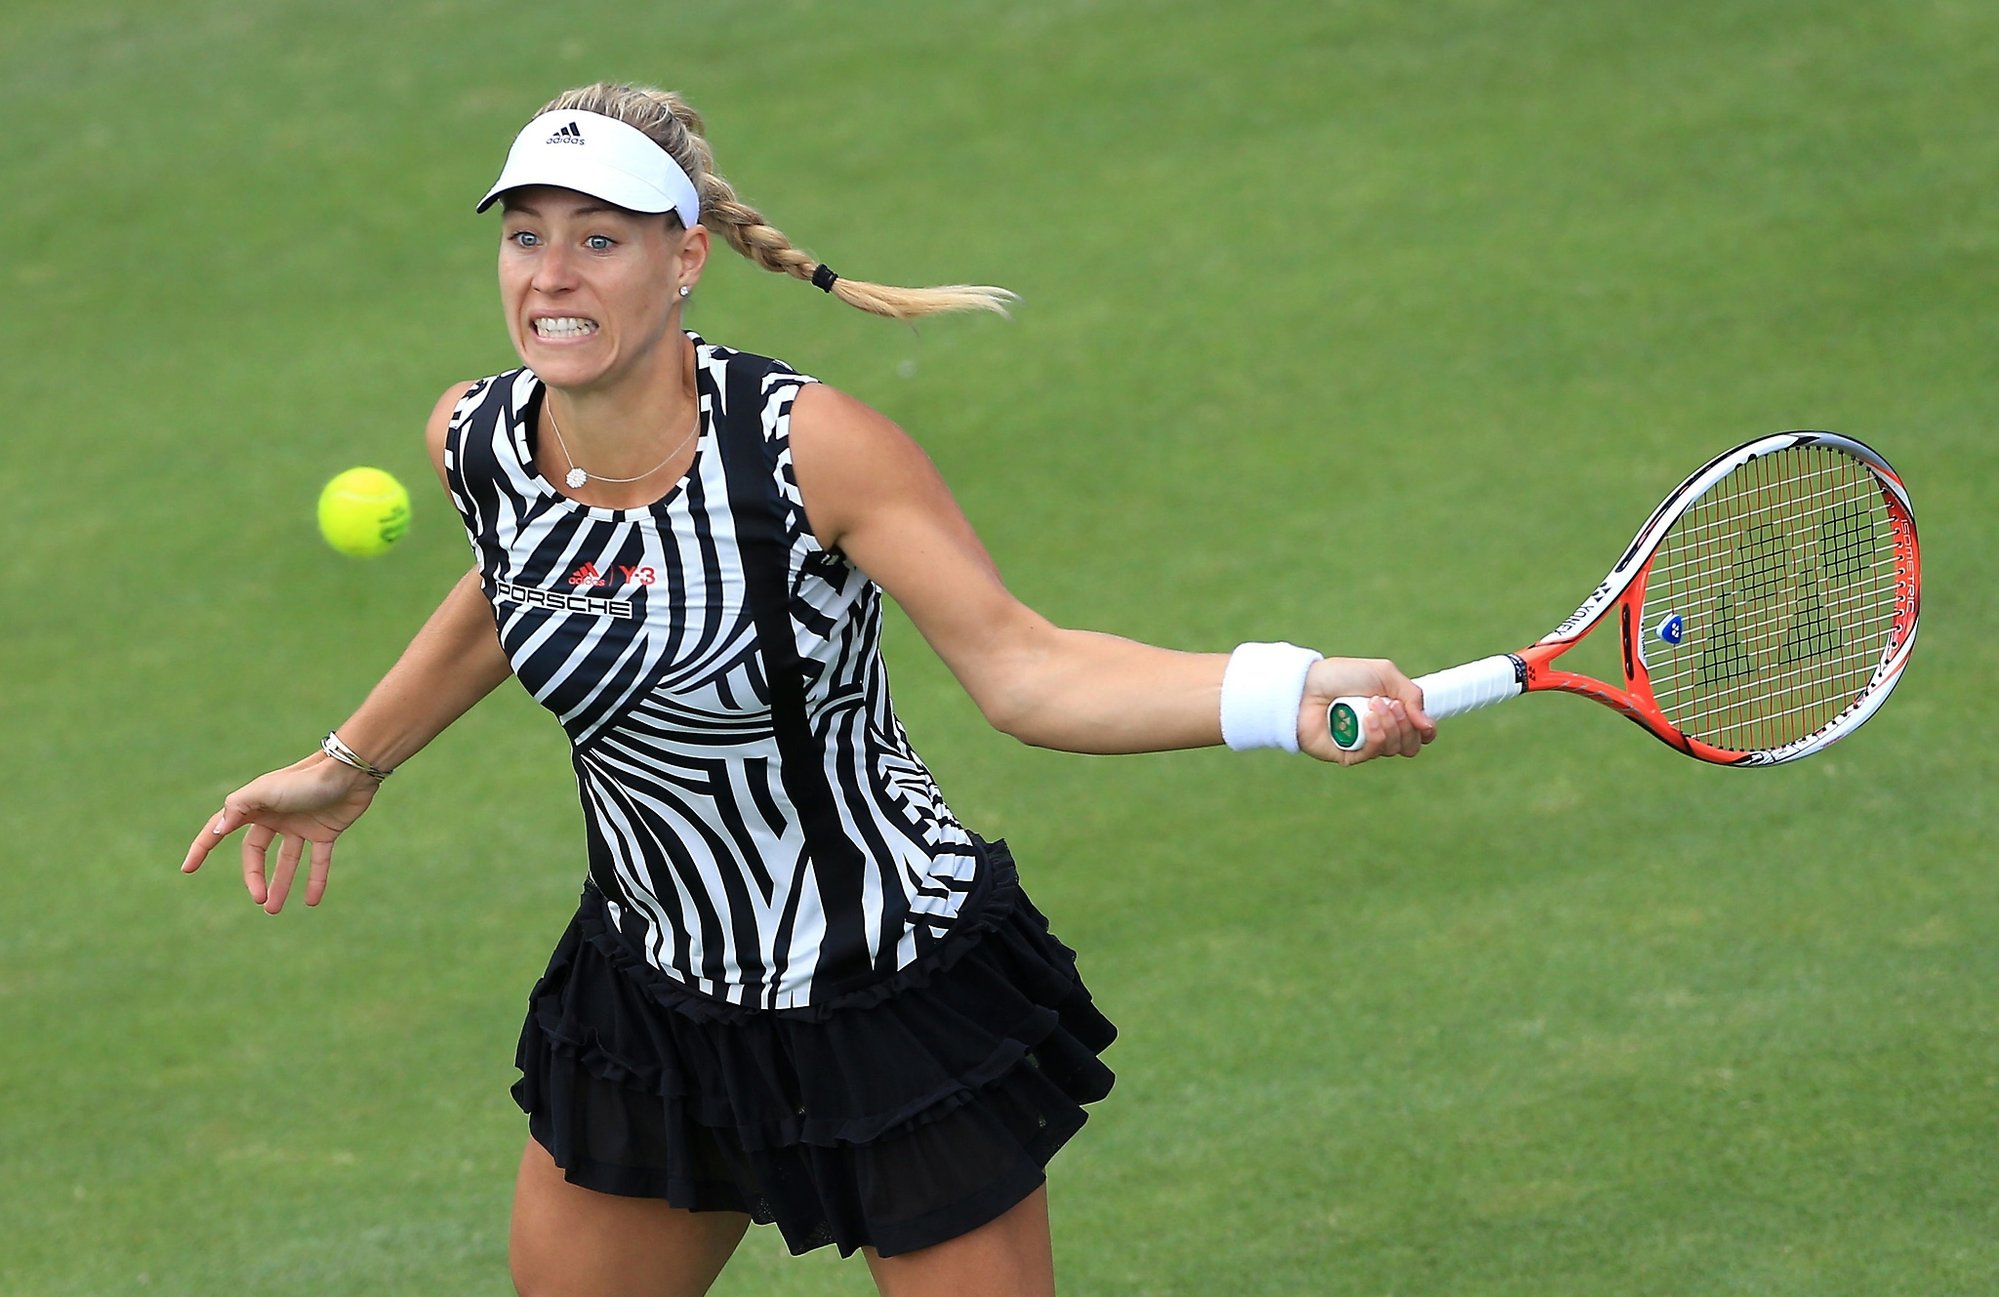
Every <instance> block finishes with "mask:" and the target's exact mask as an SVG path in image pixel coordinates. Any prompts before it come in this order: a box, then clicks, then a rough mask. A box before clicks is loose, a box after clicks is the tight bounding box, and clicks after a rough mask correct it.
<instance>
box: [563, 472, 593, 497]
mask: <svg viewBox="0 0 1999 1297" xmlns="http://www.w3.org/2000/svg"><path fill="white" fill-rule="evenodd" d="M562 480H563V481H565V482H567V483H568V484H569V489H570V490H572V491H574V490H575V489H576V488H577V487H579V486H582V485H583V484H584V483H585V482H588V481H589V480H590V475H589V474H588V473H586V472H584V471H583V470H582V469H580V468H572V469H570V470H569V476H568V477H565V478H563V479H562Z"/></svg>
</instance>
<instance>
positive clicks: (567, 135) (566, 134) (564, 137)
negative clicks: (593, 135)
mask: <svg viewBox="0 0 1999 1297" xmlns="http://www.w3.org/2000/svg"><path fill="white" fill-rule="evenodd" d="M582 142H583V132H582V130H580V129H579V128H578V127H577V125H576V123H575V122H571V123H569V125H567V126H565V127H563V128H562V129H561V130H559V131H557V132H556V133H555V134H553V135H551V136H549V137H548V138H547V139H546V140H543V141H542V143H544V144H581V143H582Z"/></svg>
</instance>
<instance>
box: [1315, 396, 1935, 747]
mask: <svg viewBox="0 0 1999 1297" xmlns="http://www.w3.org/2000/svg"><path fill="white" fill-rule="evenodd" d="M1920 593H1921V566H1920V562H1919V553H1918V549H1917V545H1916V520H1915V515H1914V514H1913V513H1912V512H1911V510H1910V508H1909V496H1908V492H1907V491H1905V490H1904V489H1903V487H1902V480H1901V479H1900V478H1899V477H1897V476H1896V475H1895V470H1894V469H1893V468H1891V467H1889V465H1888V461H1887V460H1885V459H1883V458H1882V457H1881V456H1880V455H1879V454H1877V453H1876V452H1875V451H1874V450H1873V449H1872V448H1870V447H1868V446H1866V445H1864V444H1862V443H1861V442H1858V441H1855V440H1854V439H1853V438H1851V437H1842V436H1839V435H1838V434H1836V433H1830V432H1784V433H1778V434H1776V435H1774V436H1769V437H1764V438H1761V439H1759V440H1756V441H1752V442H1749V443H1748V444H1746V445H1742V446H1738V447H1736V448H1735V449H1734V450H1731V451H1729V452H1728V453H1727V454H1724V455H1720V456H1717V457H1716V458H1715V459H1713V460H1711V461H1709V462H1708V463H1707V464H1706V465H1704V466H1703V467H1702V468H1701V469H1700V470H1699V471H1698V472H1696V473H1694V475H1693V476H1692V477H1689V478H1688V479H1687V480H1686V481H1684V482H1682V483H1681V484H1680V485H1679V487H1678V489H1676V490H1675V491H1674V492H1673V493H1672V494H1671V495H1669V496H1667V497H1666V499H1665V502H1664V503H1662V504H1661V505H1660V506H1659V507H1658V508H1657V509H1656V510H1654V511H1653V513H1652V517H1651V518H1650V519H1649V520H1648V521H1647V522H1646V523H1645V525H1644V526H1643V527H1641V528H1639V530H1638V535H1637V536H1636V538H1634V539H1633V540H1632V542H1631V546H1630V548H1629V549H1627V550H1625V551H1624V556H1623V557H1622V558H1620V559H1618V560H1617V564H1616V566H1614V567H1612V568H1611V569H1610V575H1609V576H1606V577H1605V578H1604V579H1603V584H1601V585H1599V586H1598V587H1597V588H1596V590H1595V592H1594V593H1592V594H1591V595H1590V597H1589V598H1587V599H1585V600H1584V601H1583V604H1582V606H1581V607H1580V608H1578V609H1576V611H1575V612H1574V613H1573V614H1572V615H1571V616H1570V617H1569V618H1568V620H1566V621H1564V622H1563V623H1562V624H1561V625H1559V626H1557V627H1555V629H1554V630H1553V631H1551V632H1549V633H1548V634H1547V635H1546V636H1545V637H1543V638H1542V639H1539V640H1537V641H1535V642H1534V643H1533V644H1530V645H1528V646H1527V647H1526V648H1523V649H1521V650H1520V651H1519V652H1517V653H1502V654H1500V655H1498V656H1497V657H1489V658H1484V659H1482V660H1480V661H1477V662H1467V663H1465V664H1464V665H1463V666H1455V667H1451V668H1450V669H1448V670H1445V671H1439V672H1437V673H1436V674H1434V675H1426V676H1420V677H1418V678H1417V680H1416V683H1417V684H1418V685H1420V686H1421V687H1422V689H1423V710H1425V711H1426V712H1428V713H1429V714H1430V715H1431V717H1432V718H1434V719H1437V720H1442V719H1444V718H1445V717H1449V716H1456V715H1458V714H1460V713H1462V712H1468V711H1471V710H1473V709H1474V708H1478V707H1486V706H1489V705H1491V704H1493V703H1497V702H1504V701H1505V700H1506V699H1508V698H1514V697H1517V696H1519V695H1520V694H1522V693H1533V692H1536V691H1539V690H1546V689H1559V690H1562V691H1563V692H1566V693H1574V694H1581V695H1582V696H1583V697H1585V698H1592V699H1595V700H1596V701H1597V702H1600V703H1602V704H1604V705H1605V706H1607V707H1611V708H1615V709H1616V710H1617V711H1620V712H1622V713H1624V714H1625V715H1626V716H1629V717H1630V718H1631V719H1632V720H1634V721H1636V722H1638V723H1639V724H1640V725H1642V726H1644V727H1645V728H1646V729H1647V730H1650V731H1651V732H1652V733H1653V734H1654V735H1656V736H1657V737H1659V738H1661V739H1663V740H1665V742H1667V743H1669V744H1671V745H1672V746H1673V747H1675V748H1677V749H1679V750H1680V751H1681V752H1684V753H1686V754H1687V755H1688V756H1692V757H1698V758H1700V759H1701V760H1703V761H1712V762H1715V763H1716V764H1719V765H1726V766H1772V765H1777V764H1779V763H1781V762H1785V761H1795V760H1797V759H1798V758H1799V757H1805V756H1810V755H1811V754H1812V753H1814V752H1818V751H1821V750H1822V749H1824V748H1825V747H1826V746H1827V745H1828V744H1831V743H1833V742H1835V741H1837V740H1839V739H1841V738H1844V737H1845V736H1846V735H1848V734H1851V733H1852V732H1853V731H1854V730H1855V729H1857V728H1859V726H1860V725H1861V723H1862V722H1864V721H1865V720H1866V719H1867V718H1868V717H1870V716H1872V715H1873V714H1874V713H1875V711H1876V710H1878V709H1879V708H1880V706H1881V704H1882V702H1883V701H1884V700H1886V699H1887V697H1888V694H1889V691H1890V690H1892V689H1893V688H1894V687H1895V683H1896V681H1898V680H1899V679H1901V676H1902V668H1903V667H1904V666H1906V665H1907V664H1908V661H1909V652H1910V650H1911V649H1912V648H1913V647H1914V646H1915V642H1916V617H1917V611H1918V603H1919V595H1920ZM1606 624H1608V625H1609V626H1610V627H1612V628H1613V632H1614V634H1615V636H1616V648H1617V659H1618V665H1617V667H1616V668H1612V669H1608V670H1606V671H1605V674H1606V675H1615V676H1617V677H1618V680H1619V683H1609V682H1607V681H1605V680H1599V679H1597V678H1595V677H1593V676H1589V675H1583V674H1580V673H1579V672H1577V671H1574V670H1570V669H1567V668H1566V667H1565V666H1564V665H1563V664H1561V663H1560V662H1559V659H1560V658H1561V657H1562V655H1563V654H1565V653H1567V652H1569V650H1571V649H1573V648H1575V647H1576V645H1577V644H1579V643H1581V642H1582V640H1583V639H1584V638H1585V637H1587V636H1588V635H1589V634H1590V633H1591V632H1592V631H1594V630H1596V629H1597V628H1598V627H1599V626H1604V625H1606ZM1367 717H1368V700H1367V699H1365V698H1341V699H1337V700H1336V701H1334V703H1333V704H1332V706H1331V707H1330V708H1329V709H1328V711H1327V723H1328V724H1329V725H1330V726H1331V728H1332V734H1333V742H1334V743H1335V744H1337V745H1338V746H1339V747H1341V748H1343V749H1345V750H1347V751H1353V750H1355V749H1357V748H1359V747H1360V746H1361V744H1362V743H1364V742H1365V741H1366V738H1367Z"/></svg>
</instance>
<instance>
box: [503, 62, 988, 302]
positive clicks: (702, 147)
mask: <svg viewBox="0 0 1999 1297" xmlns="http://www.w3.org/2000/svg"><path fill="white" fill-rule="evenodd" d="M564 110H574V111H578V112H592V113H600V114H602V115H603V116H606V117H615V118H616V119H618V120H619V121H621V122H624V123H625V124H626V125H628V126H632V127H635V128H637V129H638V130H640V131H643V132H645V134H646V136H647V137H648V138H650V139H651V140H652V142H653V143H655V144H657V145H659V146H660V148H662V149H664V150H666V152H667V153H668V154H669V155H670V156H671V157H672V158H673V160H674V161H675V162H677V163H679V164H680V169H681V170H683V171H685V172H686V173H687V175H688V177H689V178H690V179H691V180H693V181H694V187H695V192H697V193H698V194H700V196H701V223H702V224H703V225H705V226H707V227H708V228H709V230H711V231H712V232H713V233H714V234H715V235H716V236H717V237H718V238H720V239H722V240H723V241H724V242H725V243H727V244H728V245H729V246H730V247H732V248H734V249H735V250H736V251H737V252H739V253H741V254H742V255H743V256H745V257H747V258H749V259H750V260H751V261H753V262H755V263H756V264H757V265H759V266H762V267H763V268H764V269H765V270H771V271H775V272H777V273H778V274H780V275H789V276H791V277H792V278H793V279H800V280H804V281H805V282H806V283H808V284H817V285H819V286H821V287H824V288H825V289H826V291H828V292H829V293H831V294H832V295H833V296H835V297H837V298H839V299H840V300H841V301H843V302H845V303H846V304H847V305H849V306H851V307H854V308H856V309H857V310H862V311H866V312H868V313H869V314H870V315H880V316H885V317H887V318H888V319H891V320H913V319H917V318H918V317H920V316H925V315H939V314H942V313H944V312H947V311H996V312H998V313H999V314H1001V315H1005V314H1007V309H1006V307H1007V303H1008V302H1011V301H1015V300H1017V299H1016V297H1015V295H1014V294H1013V293H1011V292H1008V291H1007V290H1006V289H1004V288H993V287H990V286H988V285H982V284H946V285H940V286H937V287H932V288H899V287H896V286H894V285H891V284H872V283H869V282H867V281H866V280H859V279H847V278H845V277H843V276H836V275H833V274H832V273H831V272H830V271H824V268H823V267H821V265H820V263H819V261H818V260H817V259H816V258H814V257H812V256H810V255H809V254H807V253H805V252H802V251H800V250H799V249H798V248H797V247H795V246H794V245H793V244H792V242H791V240H790V239H789V238H787V237H786V236H785V233H784V231H782V230H780V229H778V228H777V227H775V226H773V225H771V224H770V223H769V222H768V221H766V220H764V217H763V213H762V212H759V211H758V210H757V209H756V208H754V207H751V206H750V205H749V204H747V203H745V202H743V201H742V200H741V199H739V198H737V197H736V191H735V188H734V186H732V185H730V184H729V182H728V181H727V180H724V179H723V178H722V177H721V176H720V175H718V174H716V172H715V155H714V152H713V150H711V149H710V148H709V147H708V141H707V139H706V138H705V137H704V136H703V134H702V131H703V126H702V122H701V114H700V113H698V112H696V111H695V110H694V107H693V105H691V104H689V103H688V102H687V101H686V100H684V99H682V98H681V97H680V96H679V95H677V94H674V93H673V92H672V91H669V90H657V89H654V88H653V87H651V86H634V85H625V84H620V83H615V82H609V81H600V82H597V83H596V84H595V85H589V86H582V87H579V88H577V89H575V90H566V91H564V92H563V93H562V94H560V95H557V96H556V97H555V98H554V99H553V100H551V101H549V103H548V105H547V106H546V107H544V108H543V109H542V110H541V111H542V112H544V113H551V112H558V111H564ZM537 115H539V114H537ZM670 219H674V220H677V219H678V218H677V217H671V216H670Z"/></svg>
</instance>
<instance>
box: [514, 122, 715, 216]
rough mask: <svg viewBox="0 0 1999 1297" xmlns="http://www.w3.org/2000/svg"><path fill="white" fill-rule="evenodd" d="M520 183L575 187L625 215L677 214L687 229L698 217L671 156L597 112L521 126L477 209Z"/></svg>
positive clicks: (689, 187) (690, 189) (694, 198)
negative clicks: (633, 213) (634, 213)
mask: <svg viewBox="0 0 1999 1297" xmlns="http://www.w3.org/2000/svg"><path fill="white" fill-rule="evenodd" d="M524 185H553V186H555V187H556V188H558V189H573V190H575V191H576V192H577V193H579V194H588V195H590V196H591V197H592V198H601V199H603V200H604V201H605V202H607V203H610V204H612V205H613V206H617V207H622V208H624V209H625V210H626V211H631V212H678V213H680V223H681V224H682V225H684V226H686V227H687V228H688V229H690V230H691V229H693V228H694V227H695V225H697V224H699V223H700V220H701V199H700V197H699V196H698V195H697V194H696V193H695V192H694V182H693V181H691V180H689V179H688V178H687V173H686V172H685V171H682V170H681V169H680V164H679V163H677V162H675V161H674V160H673V157H672V155H671V154H669V153H668V152H667V151H666V150H665V149H662V148H661V147H659V145H657V144H655V143H653V142H652V140H651V139H650V138H648V137H647V135H646V133H645V132H644V131H641V130H639V129H637V128H636V127H632V126H627V125H625V124H624V123H623V122H621V121H619V120H618V119H617V118H615V117H606V116H604V115H603V114H601V113H586V112H579V111H576V110H574V109H570V110H565V111H563V112H554V113H543V114H542V115H541V116H539V117H537V118H535V119H534V120H533V121H531V122H529V123H528V124H527V125H526V126H524V127H522V128H521V133H520V134H519V135H517V136H515V137H514V147H513V148H512V149H510V150H508V152H507V165H506V166H505V167H503V168H501V169H500V178H499V179H498V180H496V181H494V182H493V187H492V188H491V189H489V190H487V191H486V196H485V197H484V198H482V199H480V200H479V206H478V207H477V208H476V209H475V210H477V211H481V212H483V211H485V210H486V209H487V208H488V207H491V206H492V205H493V202H494V200H496V199H497V198H499V196H500V195H501V194H504V193H505V192H507V190H509V189H519V188H521V187H522V186H524Z"/></svg>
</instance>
